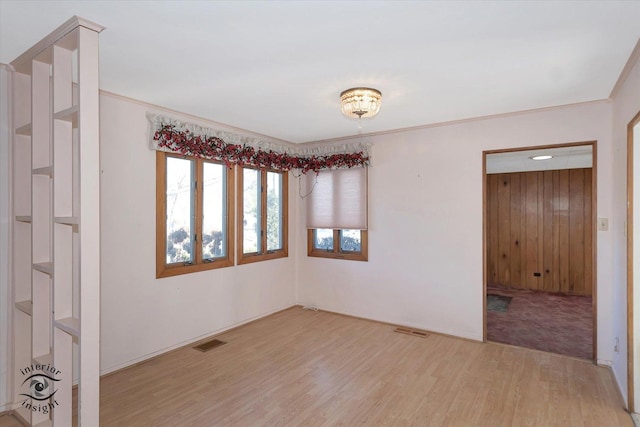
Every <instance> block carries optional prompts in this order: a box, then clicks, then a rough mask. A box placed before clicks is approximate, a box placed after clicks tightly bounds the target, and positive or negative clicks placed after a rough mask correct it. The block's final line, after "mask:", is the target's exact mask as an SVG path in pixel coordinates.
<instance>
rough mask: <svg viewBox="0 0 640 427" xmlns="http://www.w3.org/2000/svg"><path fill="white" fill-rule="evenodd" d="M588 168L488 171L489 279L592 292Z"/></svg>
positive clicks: (494, 282) (568, 291) (514, 284)
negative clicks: (489, 172)
mask: <svg viewBox="0 0 640 427" xmlns="http://www.w3.org/2000/svg"><path fill="white" fill-rule="evenodd" d="M591 178H592V169H591V168H583V169H565V170H553V171H536V172H517V173H501V174H488V175H486V180H487V182H486V197H487V199H486V203H487V205H486V206H487V212H486V215H487V216H486V219H487V223H486V227H487V234H486V242H487V245H486V248H487V254H486V260H487V282H488V284H489V285H500V286H506V287H510V288H518V289H530V290H540V291H547V292H561V293H565V294H574V295H591V294H592V291H593V252H592V245H593V227H592V224H593V218H592V206H591V198H592V188H591V187H592V180H591Z"/></svg>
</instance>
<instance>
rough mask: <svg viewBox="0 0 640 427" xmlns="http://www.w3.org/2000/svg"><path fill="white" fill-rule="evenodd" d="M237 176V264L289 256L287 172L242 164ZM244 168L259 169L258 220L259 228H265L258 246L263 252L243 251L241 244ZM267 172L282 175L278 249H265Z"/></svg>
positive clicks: (242, 239)
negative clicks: (280, 235)
mask: <svg viewBox="0 0 640 427" xmlns="http://www.w3.org/2000/svg"><path fill="white" fill-rule="evenodd" d="M237 169H238V172H237V173H238V176H237V181H238V197H237V200H238V208H237V209H238V210H237V212H238V218H237V223H238V265H242V264H249V263H252V262H260V261H267V260H271V259H278V258H286V257H288V256H289V249H288V248H289V177H288V174H287V172H283V171H278V170H273V169H266V168H258V167H252V166H242V167H238V168H237ZM244 169H253V170H257V171H260V187H261V193H260V197H261V202H260V222H261V229H262V230H265V232H264V233H262V236H261V237H260V238H261V245H260V247H261V248H263V252H258V253H247V254H245V253H243V250H244V248H243V244H244V234H243V233H244V230H243V226H242V225H243V224H244V185H243V178H244V176H243V175H244V173H243V171H244ZM267 172H273V173H278V174H281V175H282V249H278V250H274V251H267V250H266V248H267V233H266V230H267V191H264V190H265V187H266V183H267Z"/></svg>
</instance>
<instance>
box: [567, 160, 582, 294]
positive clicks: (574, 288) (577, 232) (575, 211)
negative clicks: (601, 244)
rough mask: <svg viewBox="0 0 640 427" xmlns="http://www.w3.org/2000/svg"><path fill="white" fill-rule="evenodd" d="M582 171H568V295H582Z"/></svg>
mask: <svg viewBox="0 0 640 427" xmlns="http://www.w3.org/2000/svg"><path fill="white" fill-rule="evenodd" d="M583 222H584V170H583V169H571V170H570V171H569V293H572V294H573V293H575V294H581V295H582V294H584V224H583Z"/></svg>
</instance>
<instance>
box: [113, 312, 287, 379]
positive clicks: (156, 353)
mask: <svg viewBox="0 0 640 427" xmlns="http://www.w3.org/2000/svg"><path fill="white" fill-rule="evenodd" d="M295 306H297V304H291V305H288V306H286V307H283V308H279V309H277V310H273V311H269V312H267V313H263V314H259V315H257V316H254V317H250V318H249V319H245V320H243V321H241V322H238V323H234V324H232V325H229V326H227V327H224V328H222V329H217V330H215V331H211V332H207V333H204V334H202V335H199V336H197V337H194V338H191V339H188V340H186V341H182V342H180V343H178V344H174V345H172V346H170V347H165V348H163V349H160V350H158V351H154V352H152V353H148V354H145V355H143V356H140V357H136V358H134V359H130V360H127V361H126V362H124V363H120V364H118V365H115V366H110V367H108V368H104V369H101V370H100V375H101V376H102V375H106V374H110V373H111V372H115V371H119V370H120V369H124V368H127V367H129V366H132V365H135V364H136V363H140V362H144V361H145V360H148V359H151V358H154V357H156V356H160V355H161V354H164V353H167V352H169V351H172V350H176V349H178V348H180V347H185V346H187V345H190V344H193V343H194V342H198V341H200V340H203V339H205V338H208V337H210V336H213V335H219V334H221V333H223V332H226V331H228V330H230V329H233V328H237V327H238V326H242V325H244V324H246V323H250V322H253V321H254V320H258V319H261V318H263V317H267V316H270V315H272V314H274V313H277V312H279V311H282V310H287V309H289V308H291V307H295Z"/></svg>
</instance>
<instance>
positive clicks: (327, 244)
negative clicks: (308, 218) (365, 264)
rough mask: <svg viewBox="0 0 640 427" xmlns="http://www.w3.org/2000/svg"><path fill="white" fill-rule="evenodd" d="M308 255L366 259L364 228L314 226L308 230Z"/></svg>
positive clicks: (355, 259)
mask: <svg viewBox="0 0 640 427" xmlns="http://www.w3.org/2000/svg"><path fill="white" fill-rule="evenodd" d="M307 237H308V238H307V241H308V248H307V249H308V250H307V254H308V255H309V256H314V257H321V258H336V259H347V260H353V261H367V260H368V240H367V231H366V230H333V229H328V228H316V229H312V230H308V236H307Z"/></svg>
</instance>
